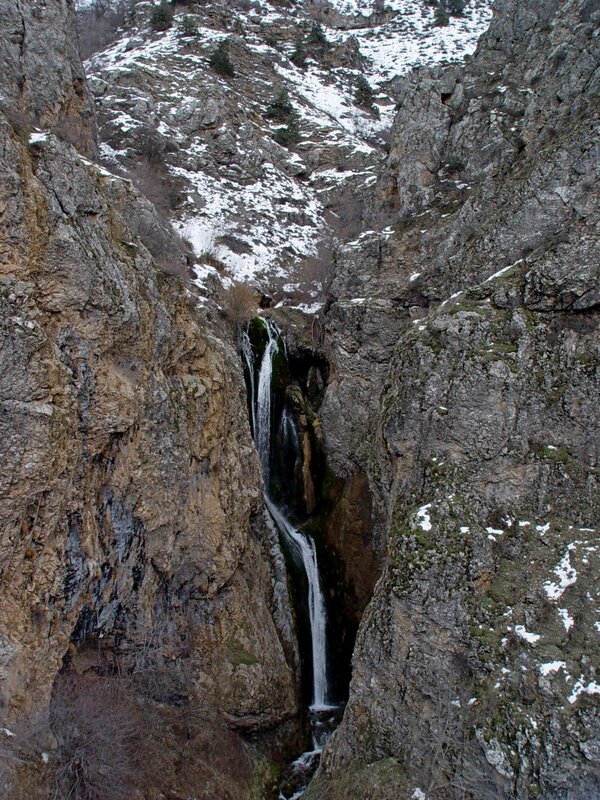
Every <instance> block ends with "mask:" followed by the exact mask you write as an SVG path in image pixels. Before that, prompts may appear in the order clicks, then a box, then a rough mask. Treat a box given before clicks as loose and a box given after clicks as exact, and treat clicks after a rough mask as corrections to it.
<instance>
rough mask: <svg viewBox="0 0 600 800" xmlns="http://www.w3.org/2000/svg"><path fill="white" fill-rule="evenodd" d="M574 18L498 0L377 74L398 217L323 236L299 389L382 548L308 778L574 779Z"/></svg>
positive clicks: (478, 793) (331, 790)
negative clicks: (319, 757) (461, 33)
mask: <svg viewBox="0 0 600 800" xmlns="http://www.w3.org/2000/svg"><path fill="white" fill-rule="evenodd" d="M598 21H599V20H598V11H597V8H596V7H595V5H593V4H590V3H586V2H583V0H582V1H581V2H570V3H535V2H532V3H526V4H519V3H512V2H506V3H502V4H498V6H497V9H496V12H495V17H494V21H493V22H492V26H491V28H490V30H489V32H488V33H487V34H486V35H484V37H483V39H482V41H481V42H480V45H479V48H478V51H477V53H476V54H475V56H474V57H473V59H472V60H471V61H470V62H469V63H468V64H467V65H466V66H465V68H464V69H459V68H448V69H447V70H437V69H436V70H431V71H425V72H415V73H413V74H412V75H411V76H409V78H408V79H407V81H406V83H405V84H403V85H401V86H399V90H400V92H401V103H402V106H401V109H400V111H399V113H398V116H397V118H396V121H395V124H394V140H393V143H392V150H391V154H390V158H389V162H388V172H387V175H386V176H385V179H384V180H383V181H382V184H381V190H382V195H381V196H382V198H383V202H386V203H388V205H389V204H391V205H392V206H393V207H394V208H395V210H396V211H395V213H399V215H400V222H398V223H396V224H395V225H393V226H391V227H390V228H388V229H386V230H384V231H382V232H380V233H371V234H365V235H363V236H362V237H361V239H359V240H357V241H356V242H352V243H349V244H348V245H346V246H345V247H343V248H341V251H340V254H339V257H338V261H337V271H336V277H335V278H334V281H333V284H332V291H333V294H334V296H335V302H334V303H333V305H332V307H331V309H330V311H329V312H328V315H327V317H326V319H325V325H326V335H327V336H328V337H329V341H330V363H331V380H330V383H329V387H328V392H327V395H326V398H325V401H324V404H323V407H322V410H321V417H322V425H323V430H324V432H325V444H326V447H328V448H329V450H330V451H333V456H332V457H333V459H334V462H335V463H336V466H337V469H338V471H340V472H343V473H345V474H350V473H352V472H363V473H365V474H366V475H367V476H368V479H369V486H370V491H371V493H372V495H373V497H374V500H375V503H374V507H375V508H376V509H377V513H378V519H379V525H378V527H377V528H376V529H375V535H376V537H377V542H378V543H379V544H380V549H381V550H382V551H385V553H386V555H385V568H384V573H383V576H382V578H381V579H380V581H379V583H378V585H377V587H376V589H375V594H374V597H373V600H372V602H371V604H370V607H369V609H368V610H367V613H366V615H365V618H364V619H363V622H362V625H361V629H360V631H359V637H358V642H357V647H356V651H355V655H354V662H353V680H352V684H351V694H350V701H349V704H348V707H347V709H346V713H345V716H344V720H343V722H342V725H341V727H340V728H339V729H338V731H337V732H336V734H335V735H334V737H333V739H332V741H331V743H330V745H329V747H328V749H327V751H326V754H325V757H324V762H323V764H322V767H321V770H320V774H319V775H318V777H317V779H316V780H315V782H314V783H313V785H312V787H311V790H310V791H309V795H308V796H310V797H311V798H313V797H328V798H337V797H340V798H342V797H347V796H348V792H349V791H350V787H352V791H354V792H355V793H356V796H360V797H362V798H369V797H378V798H382V797H389V798H392V797H393V798H400V797H407V798H408V797H411V796H412V797H421V796H427V797H431V798H436V797H438V796H440V797H441V796H446V797H448V796H450V797H465V796H466V797H485V798H508V797H519V798H533V797H544V798H567V797H569V798H586V797H592V796H595V795H596V794H597V793H598V791H599V787H598V742H599V741H600V719H599V716H598V706H597V694H598V692H599V691H600V689H599V686H598V683H597V682H596V679H597V670H598V668H599V666H600V663H599V662H600V652H599V649H598V632H597V628H598V624H597V622H598V621H597V606H598V594H597V586H596V581H595V577H594V576H595V574H596V570H597V567H598V561H597V559H598V548H599V546H600V543H599V541H598V529H597V524H598V519H599V514H600V495H599V492H598V459H599V456H600V453H599V452H598V441H599V439H598V436H599V433H600V431H599V430H598V417H597V413H596V408H595V398H596V397H597V395H598V389H599V381H600V376H599V371H598V364H599V355H600V349H599V348H600V336H599V332H598V322H599V317H598V303H599V297H598V294H597V287H598V281H599V278H600V271H599V268H598V263H597V257H596V255H595V254H597V252H598V238H599V237H598V234H599V230H598V223H599V218H598V208H597V186H598V177H599V175H598V169H599V162H598V158H597V146H596V142H597V140H598V131H599V125H598V98H599V88H600V84H599V73H598V56H599V52H598V38H597V36H596V32H597V26H598ZM359 398H360V402H357V400H358V399H359ZM342 443H345V445H346V447H345V449H344V448H342ZM340 453H343V455H340ZM357 787H359V788H357Z"/></svg>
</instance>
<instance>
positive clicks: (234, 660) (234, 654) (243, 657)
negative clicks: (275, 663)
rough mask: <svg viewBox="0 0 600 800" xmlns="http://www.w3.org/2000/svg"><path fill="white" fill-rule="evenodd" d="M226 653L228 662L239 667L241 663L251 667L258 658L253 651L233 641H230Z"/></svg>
mask: <svg viewBox="0 0 600 800" xmlns="http://www.w3.org/2000/svg"><path fill="white" fill-rule="evenodd" d="M227 655H228V658H229V663H230V664H233V666H234V667H240V666H242V665H244V666H246V667H251V666H252V665H253V664H258V658H257V657H256V656H255V655H254V654H253V653H250V652H249V651H248V650H245V649H244V648H243V647H242V646H241V645H239V644H237V643H235V642H232V643H231V644H230V645H229V647H228V648H227Z"/></svg>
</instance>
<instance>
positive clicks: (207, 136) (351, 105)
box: [87, 0, 490, 301]
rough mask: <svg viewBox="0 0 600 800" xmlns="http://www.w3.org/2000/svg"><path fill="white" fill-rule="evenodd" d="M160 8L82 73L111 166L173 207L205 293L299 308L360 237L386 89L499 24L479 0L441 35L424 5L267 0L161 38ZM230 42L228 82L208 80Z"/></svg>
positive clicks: (168, 209) (387, 111) (190, 11)
mask: <svg viewBox="0 0 600 800" xmlns="http://www.w3.org/2000/svg"><path fill="white" fill-rule="evenodd" d="M153 8H154V7H153V5H152V4H151V3H145V2H142V3H138V4H137V5H136V6H135V11H134V16H133V19H132V21H131V23H130V24H129V25H128V26H127V28H126V29H125V30H124V31H123V32H122V34H121V35H119V37H118V38H117V40H116V42H115V43H114V44H113V45H112V46H111V47H109V48H108V49H107V50H105V51H104V52H101V53H99V54H96V55H95V56H94V57H92V58H91V59H90V60H89V62H88V64H87V69H88V74H89V75H90V78H91V80H90V83H91V87H92V91H93V92H94V95H95V97H96V102H97V107H98V112H99V119H100V135H101V140H102V144H101V151H102V154H103V156H104V159H105V161H106V162H107V166H109V168H112V169H114V170H115V171H119V170H127V171H128V173H129V174H131V175H132V176H133V177H134V180H136V181H137V182H138V183H139V184H140V185H141V186H142V188H143V189H145V190H146V192H147V193H148V194H149V195H150V197H151V199H153V200H154V201H155V202H157V203H158V204H159V205H162V206H164V210H165V213H166V214H167V215H168V216H170V218H171V219H172V220H173V221H174V224H175V225H176V227H177V228H178V230H179V231H180V232H181V233H182V234H183V235H184V236H185V237H187V238H188V239H189V240H190V243H191V245H192V247H193V251H194V259H195V262H196V263H195V264H194V271H195V274H196V281H197V283H198V285H199V286H200V287H201V288H202V290H203V291H207V290H208V287H209V286H210V284H211V276H213V278H218V279H219V281H220V282H224V283H225V284H226V285H227V283H228V282H229V281H231V280H232V279H233V280H236V281H238V280H245V281H247V280H251V281H253V282H256V283H257V284H258V285H259V286H260V287H261V288H262V289H263V290H265V291H267V292H269V293H270V294H272V295H274V296H275V297H276V298H277V297H279V298H284V297H285V298H288V299H289V298H290V297H295V298H296V301H300V300H303V301H311V300H314V299H315V297H316V296H317V295H318V293H319V289H320V283H321V281H322V280H323V278H324V276H325V274H326V272H327V269H328V267H329V265H330V263H331V253H332V250H333V249H334V248H335V245H336V242H337V241H338V239H340V238H341V239H344V238H347V237H348V236H350V235H355V234H356V233H357V232H359V231H360V226H361V220H362V219H363V217H364V213H365V208H364V204H365V198H366V196H367V194H368V192H367V190H368V189H369V187H372V186H373V185H374V184H375V183H376V181H377V174H378V165H379V164H380V162H381V160H382V159H383V158H384V157H385V153H386V131H387V130H388V129H389V127H390V126H391V122H392V119H393V115H394V105H395V100H394V96H393V89H392V84H390V83H389V82H390V80H391V79H392V78H394V77H396V76H397V75H399V74H403V73H405V72H406V71H408V70H409V69H411V68H412V67H414V66H417V65H422V64H431V63H435V62H439V61H441V60H448V59H458V58H462V57H463V56H464V55H465V54H466V53H468V52H471V51H472V50H473V49H474V47H475V44H476V41H477V38H478V36H479V34H480V33H481V32H482V30H483V29H484V28H485V27H486V25H487V23H488V21H489V18H490V8H489V5H488V3H487V2H485V1H484V0H477V1H475V0H472V2H471V3H469V4H468V5H467V7H466V10H465V14H464V17H462V18H451V20H450V24H449V25H448V26H446V27H442V28H440V27H435V26H434V24H433V15H434V11H433V8H432V7H431V6H430V5H428V4H427V3H426V2H424V0H392V2H391V3H389V4H388V5H386V6H385V7H383V8H372V7H371V6H370V4H369V3H366V2H361V0H358V2H346V0H333V2H332V3H331V4H329V3H325V2H320V3H314V2H313V3H299V4H295V5H293V4H290V5H289V6H286V5H285V4H283V3H275V2H273V3H269V2H266V0H262V1H261V2H254V3H252V2H244V3H241V2H240V4H239V7H237V8H232V6H231V4H227V5H221V4H216V3H215V4H211V3H209V4H207V5H195V4H187V5H186V6H185V7H183V6H175V17H174V21H173V25H172V27H170V28H169V29H168V30H166V31H153V30H152V27H151V25H150V17H151V14H152V11H153ZM184 17H185V18H186V21H185V22H184ZM222 43H225V48H226V52H227V58H228V61H229V64H230V65H231V68H232V70H231V71H232V72H233V74H221V73H222V72H223V70H218V69H215V68H214V67H211V63H210V59H211V56H213V55H214V53H215V50H216V49H217V47H218V46H219V45H220V44H222ZM365 80H366V82H367V83H368V84H370V86H371V87H372V88H373V96H372V100H373V102H372V104H371V97H370V94H369V87H368V86H367V90H366V91H367V95H366V98H365V94H364V86H365V84H364V82H365ZM361 85H362V88H363V94H362V95H361V94H360V92H359V88H360V87H361ZM282 109H283V110H282Z"/></svg>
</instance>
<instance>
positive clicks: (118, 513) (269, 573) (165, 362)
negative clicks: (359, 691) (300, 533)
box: [0, 2, 298, 798]
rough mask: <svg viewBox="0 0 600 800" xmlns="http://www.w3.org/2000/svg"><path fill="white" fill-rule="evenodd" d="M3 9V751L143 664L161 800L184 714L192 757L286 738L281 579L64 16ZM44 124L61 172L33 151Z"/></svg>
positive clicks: (42, 150)
mask: <svg viewBox="0 0 600 800" xmlns="http://www.w3.org/2000/svg"><path fill="white" fill-rule="evenodd" d="M21 6H22V4H20V3H17V2H14V3H9V4H8V5H7V4H4V6H3V12H2V13H3V14H5V15H7V18H8V17H10V20H9V21H10V26H12V28H14V30H15V34H14V36H11V37H9V41H7V42H4V40H3V45H2V46H3V54H2V65H3V69H2V70H1V71H2V74H3V80H4V81H5V82H6V87H5V89H6V92H5V94H6V95H7V96H8V94H9V93H8V89H9V88H11V90H14V87H16V86H21V87H22V89H21V92H20V94H16V93H15V92H14V91H13V93H12V94H11V95H10V97H8V100H9V101H10V102H9V103H8V105H7V107H6V108H5V109H4V113H3V114H2V115H0V137H1V142H2V145H1V149H0V150H1V157H0V183H1V186H2V190H1V192H0V194H1V196H2V201H1V207H0V218H1V225H2V235H1V246H0V303H1V305H2V312H1V315H0V320H1V337H2V348H1V351H0V352H1V355H0V359H1V364H2V367H1V370H0V373H1V379H0V380H1V389H0V398H1V399H0V404H1V409H2V410H1V417H0V426H1V430H2V434H1V439H2V457H1V458H0V483H1V485H2V497H3V502H2V508H1V510H0V531H1V533H0V577H1V582H2V591H1V592H0V621H1V622H0V676H1V680H0V714H1V719H2V724H3V725H5V726H6V727H7V729H8V730H9V731H10V730H12V729H13V728H14V732H17V734H19V733H20V732H21V731H22V730H23V728H25V729H26V728H27V725H28V724H29V722H28V721H31V719H32V718H34V717H37V716H39V715H40V714H42V715H43V713H44V711H45V710H46V709H47V708H48V704H49V702H50V698H51V695H52V693H53V691H54V690H53V687H55V686H56V678H57V675H58V674H59V673H64V672H65V671H67V672H69V673H81V674H87V673H94V674H95V673H98V674H104V673H105V672H106V670H107V669H108V670H111V671H114V670H115V669H118V670H121V671H122V672H123V673H124V674H126V675H130V674H134V675H135V673H136V672H140V669H138V667H140V664H141V663H142V662H143V664H142V667H143V668H144V669H145V670H146V671H147V672H148V671H150V672H151V673H152V676H153V678H152V686H151V688H150V689H148V690H147V691H146V692H145V694H144V698H145V699H144V700H143V703H144V704H145V707H148V704H150V705H151V706H152V707H153V708H154V709H155V718H156V719H158V720H159V722H157V723H156V725H155V727H154V728H151V730H150V734H149V736H150V738H152V737H154V739H155V740H156V741H158V742H160V741H161V740H162V739H163V738H164V739H165V740H166V741H167V742H168V744H165V746H164V748H162V749H161V748H158V751H157V752H158V755H157V754H155V755H154V756H153V761H154V762H156V763H153V764H152V768H153V769H155V771H156V776H155V785H154V789H155V790H157V791H158V789H159V788H161V789H162V790H164V791H171V790H175V787H176V786H177V785H178V783H181V781H182V780H183V778H182V777H181V774H180V773H181V772H182V770H184V771H185V770H186V769H187V771H188V773H189V772H190V769H192V771H193V768H194V765H195V764H196V766H197V761H198V758H197V756H194V757H190V760H189V762H188V763H187V764H184V765H183V766H182V765H181V763H179V762H178V756H177V752H178V750H177V748H178V747H179V746H181V747H183V745H181V737H182V736H183V737H184V741H187V740H190V738H193V736H192V734H190V733H189V732H188V733H184V732H182V731H181V729H180V728H177V727H175V728H173V725H175V724H176V723H177V724H179V723H178V720H179V721H180V719H181V715H182V714H183V711H181V709H182V708H183V709H188V710H189V709H192V710H193V711H194V713H195V715H196V717H197V718H199V719H200V720H204V723H203V724H202V725H201V726H200V727H201V728H202V730H203V731H204V732H203V733H202V735H203V736H206V730H207V729H210V725H211V724H212V723H211V719H213V717H215V715H217V717H218V719H220V720H221V722H220V723H219V725H221V726H223V725H224V726H225V733H223V732H222V731H221V728H219V727H217V728H216V730H217V731H221V732H220V733H219V737H220V738H219V739H218V742H222V743H224V744H223V746H224V747H225V745H226V744H227V742H229V741H230V740H229V739H228V737H230V736H232V735H234V736H237V734H230V733H228V732H227V729H230V730H233V731H234V732H235V731H240V732H248V733H249V732H253V733H255V734H256V733H258V734H260V733H261V732H263V731H267V730H268V731H273V730H276V729H277V728H278V726H281V725H283V724H286V723H287V721H288V720H290V719H292V718H294V717H295V715H296V713H297V697H296V686H297V674H296V673H297V663H298V660H297V654H296V645H295V640H294V635H293V623H292V619H291V615H290V610H289V602H288V598H287V585H286V577H285V571H284V568H283V563H282V559H281V556H280V554H279V551H278V546H277V542H276V538H275V535H274V533H273V531H271V530H269V528H268V527H267V525H266V524H265V519H264V516H263V506H262V492H261V483H260V477H259V475H260V470H259V467H258V461H257V457H256V453H255V450H254V447H253V444H252V441H251V437H250V431H249V424H248V415H247V409H246V400H245V391H244V387H243V378H242V374H241V369H240V366H239V360H238V355H237V353H236V352H235V349H234V348H233V347H232V345H231V344H230V343H229V341H228V339H227V337H225V336H223V332H222V331H220V330H219V328H218V326H215V325H214V323H213V322H211V320H210V315H209V314H208V313H207V312H205V311H204V312H203V311H200V310H198V309H197V308H196V307H195V302H194V298H193V296H192V295H191V294H190V292H189V290H188V289H186V288H185V280H186V250H185V246H184V245H183V244H182V243H181V242H180V240H179V239H178V238H177V237H176V236H175V234H174V233H173V231H172V229H171V228H170V226H169V225H168V223H165V222H164V221H162V220H161V218H160V217H159V216H158V215H157V213H156V210H155V209H154V207H153V206H152V205H151V204H150V203H149V202H148V201H147V200H145V199H144V198H142V197H141V196H140V195H139V194H138V193H137V192H136V191H135V190H134V188H133V186H132V184H131V182H130V181H128V180H126V179H123V178H119V177H116V176H114V175H112V174H111V173H109V172H107V171H106V170H105V169H103V168H101V167H99V166H97V165H96V164H95V163H93V162H92V161H90V160H88V158H87V157H86V154H87V155H89V154H90V153H91V152H93V131H94V120H93V116H92V115H91V113H90V105H89V102H88V99H87V94H86V90H85V86H84V84H83V72H82V68H81V64H80V63H79V61H78V58H77V56H76V54H75V49H74V44H73V41H74V39H73V32H72V30H71V28H70V26H71V10H70V4H67V3H64V2H61V3H59V2H52V3H47V4H45V5H44V6H42V5H41V4H40V5H39V7H38V6H37V5H36V4H30V6H29V7H28V9H27V10H26V11H22V9H21ZM21 12H22V13H21ZM17 23H18V25H17ZM4 24H6V25H7V26H8V22H7V21H6V20H3V25H4ZM10 26H9V27H10ZM19 26H20V27H19ZM12 28H11V29H12ZM42 31H43V34H42ZM44 54H45V56H44ZM44 57H45V58H46V59H56V63H55V64H53V65H52V68H53V69H54V71H53V72H52V71H50V70H51V67H50V64H49V62H48V61H47V60H46V61H44V60H43V58H44ZM44 68H45V69H46V70H47V71H50V72H49V74H51V75H52V77H51V78H50V80H48V81H44V80H42V78H41V75H40V72H41V71H43V69H44ZM15 109H20V110H23V111H24V112H26V115H27V125H26V126H25V125H23V124H21V119H20V118H18V119H17V117H16V113H15ZM58 120H62V121H63V122H64V123H66V124H67V125H68V126H69V127H70V131H71V134H72V137H73V138H74V139H76V140H77V142H78V144H80V145H81V148H80V151H77V150H76V149H75V148H74V147H73V146H71V145H70V144H69V143H68V142H66V141H65V140H64V139H63V138H61V137H60V136H59V135H55V134H54V133H52V129H53V128H54V127H55V123H56V122H57V121H58ZM59 133H61V131H58V130H57V134H59ZM135 686H136V687H138V684H137V683H136V684H135ZM138 688H139V687H138ZM186 713H187V712H186ZM169 726H170V727H169ZM6 735H7V736H8V734H6ZM194 735H195V736H196V735H197V736H200V734H194ZM169 737H171V738H170V740H169ZM17 739H18V736H17ZM195 741H201V739H200V740H199V739H196V740H195ZM54 746H55V745H54ZM204 746H205V745H203V747H204ZM206 746H208V745H206ZM44 747H45V748H46V749H50V751H51V756H50V759H49V760H48V757H47V755H46V759H45V761H44V760H42V759H41V757H40V752H39V751H36V752H34V754H33V756H31V760H29V754H28V755H27V758H26V761H25V763H22V764H21V765H20V766H19V769H18V770H17V772H16V773H14V771H13V772H12V773H10V774H9V777H8V778H6V776H4V774H3V777H2V778H1V779H2V780H3V781H4V783H3V788H2V794H3V796H5V797H10V796H13V797H15V798H16V797H20V796H23V797H25V796H27V797H38V796H39V797H47V796H48V791H49V789H48V786H47V785H46V783H45V781H46V780H50V775H51V768H52V764H53V758H54V756H53V754H52V748H53V745H52V741H51V737H50V740H46V741H45V742H44V744H43V745H42V748H44ZM211 748H212V749H210V750H209V751H207V754H206V753H205V757H202V758H201V761H203V762H204V764H203V765H201V767H202V769H205V768H206V763H208V764H210V763H213V767H214V770H215V774H216V776H217V777H216V778H215V781H216V783H215V782H214V783H213V784H210V785H212V786H213V790H214V791H216V792H219V791H225V789H223V785H225V784H226V785H228V789H227V791H229V793H230V794H229V795H228V796H236V797H237V796H246V795H247V792H248V791H249V789H248V785H247V776H245V777H243V780H242V779H240V780H239V781H238V780H237V779H236V778H235V775H233V774H228V771H227V770H226V769H225V768H224V767H223V759H222V754H221V753H220V751H219V744H213V745H211ZM197 749H198V748H197V747H196V750H197ZM242 752H243V746H242ZM21 755H23V753H21ZM194 758H195V759H196V761H194ZM220 758H221V761H219V759H220ZM211 759H212V761H211ZM242 761H243V758H242ZM161 764H162V769H161ZM190 764H192V767H190V766H189V765H190ZM215 764H216V766H215ZM219 765H220V766H219ZM201 767H198V770H200V768H201ZM219 770H220V772H219ZM15 774H16V775H17V777H15ZM202 774H204V773H202ZM211 774H212V773H211ZM219 775H220V777H219ZM32 776H35V777H34V778H32ZM213 777H214V776H213ZM219 781H221V782H220V783H219ZM236 781H237V782H236ZM185 782H186V781H185V780H184V784H185ZM187 782H188V786H190V787H191V786H193V785H194V781H193V779H192V777H190V775H189V774H188V776H187ZM223 782H224V783H223ZM207 785H208V784H207ZM169 787H170V788H169ZM219 787H220V788H219ZM240 787H241V788H240ZM190 791H192V789H190ZM19 792H21V794H19ZM198 792H199V790H197V791H196V793H195V794H194V796H200V795H199V794H198ZM153 796H154V795H153ZM163 796H164V795H163ZM186 796H187V795H186ZM190 796H191V795H190ZM202 796H204V795H202Z"/></svg>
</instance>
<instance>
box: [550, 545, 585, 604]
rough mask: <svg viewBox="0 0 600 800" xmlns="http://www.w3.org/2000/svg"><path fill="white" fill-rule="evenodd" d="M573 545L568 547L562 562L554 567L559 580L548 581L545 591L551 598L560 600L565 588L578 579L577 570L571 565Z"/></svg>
mask: <svg viewBox="0 0 600 800" xmlns="http://www.w3.org/2000/svg"><path fill="white" fill-rule="evenodd" d="M571 549H572V548H571V546H569V548H568V549H567V552H566V553H565V554H564V556H563V557H562V559H561V560H560V563H559V564H557V566H556V567H554V570H553V572H554V574H555V575H556V576H557V577H558V581H557V582H552V581H546V582H545V583H544V591H545V592H546V596H547V597H548V599H549V600H558V598H559V597H560V596H561V595H562V594H563V592H564V591H565V589H567V588H568V587H569V586H572V585H573V584H574V583H575V581H576V580H577V570H576V569H575V568H574V567H573V566H572V565H571V561H570V553H569V551H570V550H571Z"/></svg>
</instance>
